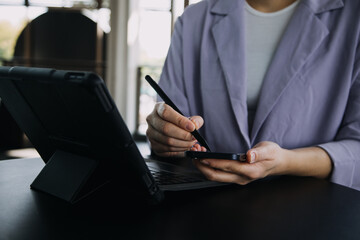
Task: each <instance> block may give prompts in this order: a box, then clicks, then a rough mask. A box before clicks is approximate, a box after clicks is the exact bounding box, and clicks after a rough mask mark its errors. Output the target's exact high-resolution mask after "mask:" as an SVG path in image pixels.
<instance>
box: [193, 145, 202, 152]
mask: <svg viewBox="0 0 360 240" xmlns="http://www.w3.org/2000/svg"><path fill="white" fill-rule="evenodd" d="M191 151H196V152H200V151H201V146H200V144H199V143H195V145H194V146H193V147H192V148H191Z"/></svg>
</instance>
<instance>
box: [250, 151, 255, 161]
mask: <svg viewBox="0 0 360 240" xmlns="http://www.w3.org/2000/svg"><path fill="white" fill-rule="evenodd" d="M254 162H255V153H254V152H252V153H251V155H250V163H254Z"/></svg>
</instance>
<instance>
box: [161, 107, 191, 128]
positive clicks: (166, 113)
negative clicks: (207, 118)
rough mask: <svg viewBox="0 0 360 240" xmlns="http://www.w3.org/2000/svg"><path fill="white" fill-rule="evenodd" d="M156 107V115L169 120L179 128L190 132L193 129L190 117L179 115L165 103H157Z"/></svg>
mask: <svg viewBox="0 0 360 240" xmlns="http://www.w3.org/2000/svg"><path fill="white" fill-rule="evenodd" d="M156 109H157V113H158V115H159V116H160V117H161V118H162V119H164V120H166V121H167V122H171V123H173V124H174V125H176V126H178V127H179V128H182V129H184V130H186V131H188V132H192V131H194V130H195V124H194V123H193V122H192V121H191V120H190V119H188V118H187V117H185V116H183V115H181V114H180V113H178V112H177V111H175V110H174V109H173V108H172V107H170V106H169V105H167V104H165V103H159V104H158V107H157V108H156Z"/></svg>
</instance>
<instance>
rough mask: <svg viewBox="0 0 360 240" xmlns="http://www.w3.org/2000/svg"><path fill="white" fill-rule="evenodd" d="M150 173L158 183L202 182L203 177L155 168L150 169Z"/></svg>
mask: <svg viewBox="0 0 360 240" xmlns="http://www.w3.org/2000/svg"><path fill="white" fill-rule="evenodd" d="M150 172H151V174H152V175H153V177H154V179H155V181H156V182H157V183H158V184H159V185H172V184H183V183H194V182H204V181H205V180H204V179H201V178H196V177H190V176H186V175H183V174H178V173H173V172H167V171H159V170H156V169H150Z"/></svg>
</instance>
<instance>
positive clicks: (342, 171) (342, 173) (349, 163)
mask: <svg viewBox="0 0 360 240" xmlns="http://www.w3.org/2000/svg"><path fill="white" fill-rule="evenodd" d="M318 147H320V148H322V149H324V150H325V151H326V152H327V153H328V154H329V156H330V158H331V161H332V163H333V169H332V173H331V176H330V181H331V182H334V183H338V184H341V185H344V186H348V187H351V188H355V189H357V190H360V174H359V173H360V164H359V163H360V142H359V141H356V140H341V141H336V142H329V143H324V144H319V145H318ZM357 173H358V174H357Z"/></svg>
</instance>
